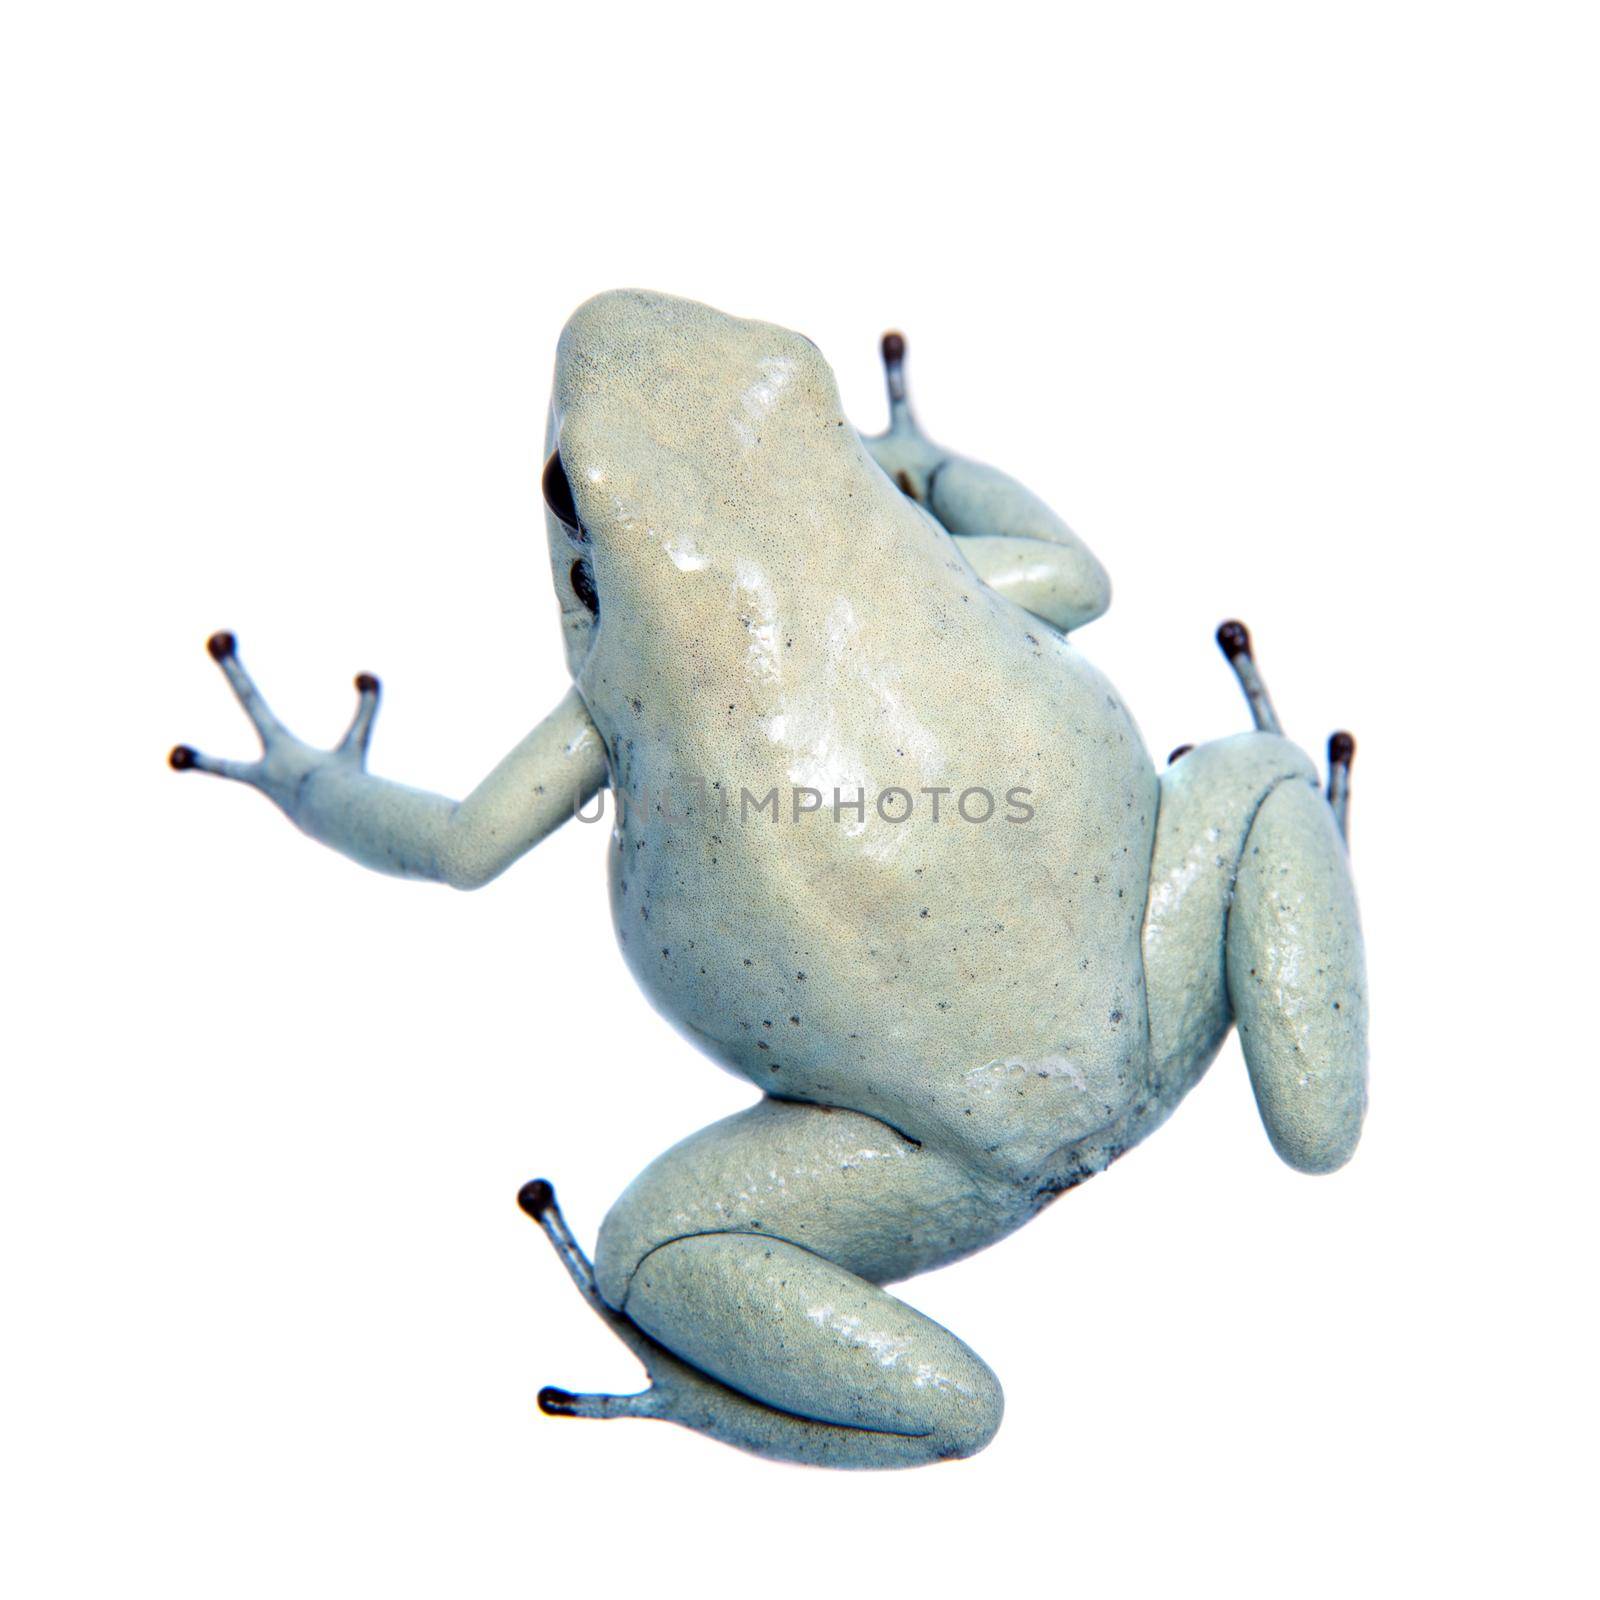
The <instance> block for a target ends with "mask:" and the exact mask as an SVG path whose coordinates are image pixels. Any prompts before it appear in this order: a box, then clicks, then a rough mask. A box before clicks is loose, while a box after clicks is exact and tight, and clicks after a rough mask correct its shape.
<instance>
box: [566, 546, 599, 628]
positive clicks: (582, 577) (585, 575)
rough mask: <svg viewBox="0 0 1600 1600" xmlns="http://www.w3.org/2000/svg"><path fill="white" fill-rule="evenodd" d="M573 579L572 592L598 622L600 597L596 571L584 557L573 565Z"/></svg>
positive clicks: (580, 557) (579, 558)
mask: <svg viewBox="0 0 1600 1600" xmlns="http://www.w3.org/2000/svg"><path fill="white" fill-rule="evenodd" d="M571 578H572V592H573V593H574V594H575V595H577V597H578V599H579V600H580V601H581V602H582V603H583V606H584V608H585V609H586V610H587V611H588V612H589V614H590V615H591V616H592V617H594V618H595V619H596V620H598V619H599V616H600V595H599V592H598V591H597V590H596V588H595V586H594V571H593V569H592V568H591V567H590V565H589V563H588V562H587V561H585V560H584V559H583V557H582V556H579V557H578V559H577V560H576V561H574V562H573V563H572V572H571Z"/></svg>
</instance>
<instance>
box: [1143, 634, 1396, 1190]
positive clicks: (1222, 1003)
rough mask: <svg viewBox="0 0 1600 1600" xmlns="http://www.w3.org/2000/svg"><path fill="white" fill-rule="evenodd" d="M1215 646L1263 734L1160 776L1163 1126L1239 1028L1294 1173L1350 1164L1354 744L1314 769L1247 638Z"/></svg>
mask: <svg viewBox="0 0 1600 1600" xmlns="http://www.w3.org/2000/svg"><path fill="white" fill-rule="evenodd" d="M1217 642H1218V643H1219V644H1220V645H1221V647H1222V650H1223V653H1224V654H1225V655H1226V656H1227V657H1228V659H1229V661H1230V662H1231V664H1232V665H1233V668H1234V672H1235V674H1236V675H1237V676H1238V678H1239V681H1240V684H1241V686H1242V687H1243V688H1244V691H1245V695H1246V697H1247V699H1248V700H1249V702H1250V706H1251V711H1252V715H1253V719H1254V721H1255V723H1256V728H1257V731H1256V732H1253V733H1242V734H1236V735H1235V736H1234V737H1232V738H1230V739H1221V740H1217V741H1215V742H1214V743H1211V744H1203V745H1200V746H1199V747H1198V748H1196V747H1192V746H1181V747H1180V748H1179V749H1178V750H1175V751H1174V752H1173V756H1172V764H1171V765H1169V767H1168V768H1167V771H1166V772H1165V773H1164V774H1163V775H1162V779H1161V804H1160V809H1159V811H1158V813H1157V823H1156V842H1155V850H1154V855H1153V858H1152V862H1151V873H1150V897H1149V902H1148V905H1147V906H1146V910H1145V923H1144V932H1143V945H1144V965H1145V986H1146V993H1147V994H1148V996H1149V1007H1150V1039H1151V1052H1152V1058H1153V1078H1154V1082H1155V1087H1156V1095H1155V1100H1154V1111H1155V1114H1156V1115H1157V1116H1160V1115H1164V1114H1166V1113H1167V1112H1169V1111H1170V1110H1171V1109H1172V1107H1173V1106H1174V1105H1176V1103H1177V1101H1178V1100H1179V1099H1181V1098H1182V1096H1183V1095H1184V1094H1185V1093H1187V1092H1188V1090H1189V1089H1190V1088H1191V1087H1193V1085H1194V1084H1195V1083H1196V1082H1197V1081H1198V1080H1199V1078H1200V1076H1201V1074H1202V1073H1204V1071H1205V1070H1206V1068H1207V1066H1209V1065H1210V1063H1211V1061H1212V1060H1213V1058H1214V1057H1215V1056H1216V1053H1217V1051H1218V1050H1219V1049H1220V1048H1221V1046H1222V1042H1223V1040H1224V1039H1225V1038H1226V1036H1227V1032H1228V1028H1229V1026H1230V1024H1233V1023H1237V1025H1238V1029H1239V1041H1240V1044H1241V1046H1242V1048H1243V1051H1244V1057H1245V1064H1246V1066H1247V1067H1248V1068H1249V1072H1250V1082H1251V1085H1252V1087H1253V1088H1254V1090H1255V1094H1256V1104H1257V1106H1258V1108H1259V1109H1260V1112H1261V1119H1262V1121H1263V1123H1265V1125H1266V1129H1267V1134H1268V1137H1269V1138H1270V1139H1271V1140H1272V1144H1273V1147H1274V1148H1275V1149H1276V1150H1277V1152H1278V1154H1279V1155H1280V1156H1282V1157H1283V1159H1284V1160H1285V1161H1287V1162H1288V1163H1289V1164H1290V1165H1291V1166H1294V1167H1297V1168H1299V1169H1300V1170H1301V1171H1305V1172H1331V1171H1333V1170H1334V1169H1335V1168H1336V1167H1339V1166H1341V1165H1342V1164H1343V1163H1344V1162H1345V1161H1346V1160H1348V1159H1349V1157H1350V1155H1351V1153H1352V1152H1353V1151H1354V1149H1355V1145H1356V1141H1357V1140H1358V1139H1359V1137H1360V1133H1361V1121H1362V1116H1363V1114H1364V1112H1365V1108H1366V1063H1367V1056H1366V977H1365V970H1364V965H1363V957H1362V942H1361V927H1360V920H1359V917H1358V914H1357V909H1356V897H1355V886H1354V882H1353V880H1352V878H1351V873H1350V857H1349V852H1348V849H1347V848H1346V844H1345V839H1344V834H1345V829H1346V826H1347V818H1348V808H1349V794H1350V763H1351V760H1352V758H1353V756H1354V752H1355V741H1354V740H1353V739H1352V738H1351V737H1350V735H1349V734H1347V733H1336V734H1335V735H1334V736H1333V738H1332V739H1331V740H1330V741H1329V744H1328V764H1329V772H1328V786H1327V793H1326V797H1324V795H1323V794H1322V793H1321V792H1320V786H1319V784H1318V780H1317V773H1316V768H1315V766H1314V765H1313V763H1312V761H1311V759H1310V757H1309V756H1307V755H1306V754H1305V753H1304V752H1303V751H1301V750H1299V749H1297V748H1296V747H1295V746H1294V745H1292V744H1291V743H1290V742H1289V741H1288V740H1287V739H1285V738H1284V737H1283V736H1282V734H1281V733H1280V732H1279V731H1278V719H1277V715H1276V713H1275V712H1274V710H1273V707H1272V700H1271V698H1270V696H1269V695H1268V694H1267V689H1266V684H1265V682H1264V681H1263V680H1262V677H1261V674H1260V672H1259V671H1258V670H1257V668H1256V663H1255V659H1254V656H1253V654H1252V653H1251V648H1250V635H1249V633H1248V632H1247V630H1246V629H1245V627H1244V625H1243V624H1242V623H1238V622H1228V623H1224V624H1223V625H1222V627H1221V628H1220V629H1218V632H1217Z"/></svg>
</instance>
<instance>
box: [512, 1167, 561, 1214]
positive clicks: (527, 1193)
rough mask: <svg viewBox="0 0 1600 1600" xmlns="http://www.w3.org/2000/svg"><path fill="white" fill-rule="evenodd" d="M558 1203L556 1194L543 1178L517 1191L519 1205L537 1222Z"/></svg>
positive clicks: (526, 1184) (536, 1179) (524, 1185)
mask: <svg viewBox="0 0 1600 1600" xmlns="http://www.w3.org/2000/svg"><path fill="white" fill-rule="evenodd" d="M555 1203H556V1192H555V1190H554V1189H552V1188H551V1187H550V1185H549V1183H548V1182H546V1180H545V1179H543V1178H535V1179H534V1180H533V1181H532V1182H531V1183H525V1184H523V1186H522V1187H521V1188H520V1189H519V1190H517V1204H518V1205H519V1206H521V1207H522V1209H523V1210H524V1211H526V1212H527V1213H528V1215H529V1216H530V1217H532V1218H533V1219H534V1220H535V1221H537V1220H538V1219H539V1218H540V1217H542V1216H543V1215H544V1214H545V1212H547V1211H548V1210H549V1209H550V1207H551V1206H553V1205H554V1204H555Z"/></svg>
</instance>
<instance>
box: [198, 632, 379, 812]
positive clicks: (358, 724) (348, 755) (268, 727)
mask: <svg viewBox="0 0 1600 1600" xmlns="http://www.w3.org/2000/svg"><path fill="white" fill-rule="evenodd" d="M206 649H207V651H209V652H210V655H211V659H212V660H213V661H215V662H216V664H217V665H218V666H219V667H220V668H221V669H222V675H223V677H225V678H226V679H227V680H228V686H229V687H230V688H231V689H232V690H233V692H234V694H235V695H236V696H237V697H238V700H239V704H240V705H241V706H242V707H243V708H244V713H245V715H246V716H247V717H249V719H250V724H251V726H252V727H253V728H254V729H255V730H256V734H257V736H258V737H259V738H260V740H261V758H260V759H259V760H257V761H228V760H223V759H222V758H220V757H218V756H208V755H206V754H204V752H202V751H199V750H196V749H194V748H193V747H192V746H190V745H186V744H180V745H174V746H173V747H172V750H171V752H170V753H169V755H168V756H167V762H168V764H169V765H170V766H171V767H172V768H173V769H174V770H175V771H177V772H209V773H211V774H213V775H214V776H215V777H218V778H231V779H232V780H233V781H234V782H235V783H245V784H249V785H250V787H251V788H253V789H259V790H261V792H262V793H263V794H265V795H267V796H268V797H269V798H271V799H273V800H276V801H277V802H278V804H279V805H282V806H284V808H285V809H286V810H288V809H290V807H289V805H288V804H287V801H288V800H289V799H290V798H292V796H293V793H294V791H295V789H296V788H297V786H298V785H299V784H300V783H302V782H303V781H304V779H305V776H306V774H307V773H308V772H309V771H310V770H311V769H312V768H313V767H316V766H321V765H326V764H333V765H336V766H343V767H347V768H349V769H351V770H353V771H356V772H363V771H365V770H366V765H367V746H368V745H369V744H370V743H371V740H372V722H373V719H374V718H375V717H376V716H377V714H378V696H379V693H380V685H379V683H378V680H377V679H376V678H374V677H373V676H372V674H371V673H370V672H362V673H359V674H357V676H356V680H355V687H356V711H355V716H354V717H353V718H352V719H351V722H350V727H349V729H348V730H347V731H346V733H345V736H344V737H343V738H342V739H341V740H340V741H339V743H338V744H337V745H335V746H334V747H333V749H332V750H317V749H313V748H312V747H311V746H310V745H307V744H304V743H302V742H301V741H300V740H299V739H297V738H295V736H294V735H293V734H292V733H290V732H289V730H288V729H287V728H285V727H284V725H283V724H282V723H281V722H279V721H278V719H277V718H276V717H275V716H274V715H273V714H272V709H271V707H270V706H268V704H267V702H266V701H265V699H263V698H262V695H261V691H260V690H259V689H258V688H256V686H255V681H254V679H252V678H251V676H250V674H249V673H248V672H246V671H245V669H244V667H243V665H242V664H241V663H240V661H239V647H238V643H237V641H236V640H235V639H234V637H233V635H232V634H231V633H214V634H212V635H211V637H210V638H209V639H207V640H206Z"/></svg>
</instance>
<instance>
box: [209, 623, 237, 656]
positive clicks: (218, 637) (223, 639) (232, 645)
mask: <svg viewBox="0 0 1600 1600" xmlns="http://www.w3.org/2000/svg"><path fill="white" fill-rule="evenodd" d="M238 648H239V641H238V640H237V639H235V638H234V636H233V635H232V634H231V633H228V632H227V631H226V630H224V631H223V632H222V633H214V634H212V635H211V637H210V638H209V639H207V640H206V649H207V650H209V651H210V652H211V659H212V660H213V661H226V660H227V659H228V657H229V656H231V655H232V654H233V653H234V651H235V650H237V649H238Z"/></svg>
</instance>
